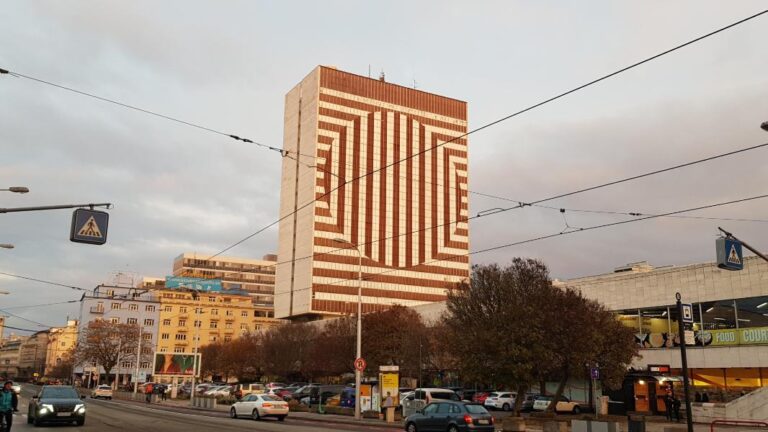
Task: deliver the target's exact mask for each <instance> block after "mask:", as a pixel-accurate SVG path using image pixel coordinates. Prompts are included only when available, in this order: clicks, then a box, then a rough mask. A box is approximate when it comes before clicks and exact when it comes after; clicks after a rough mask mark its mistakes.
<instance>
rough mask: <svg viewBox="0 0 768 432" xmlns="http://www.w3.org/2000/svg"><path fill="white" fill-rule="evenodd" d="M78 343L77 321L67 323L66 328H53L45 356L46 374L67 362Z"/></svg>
mask: <svg viewBox="0 0 768 432" xmlns="http://www.w3.org/2000/svg"><path fill="white" fill-rule="evenodd" d="M76 342H77V320H69V321H67V326H66V327H51V331H50V333H49V335H48V349H47V351H46V356H45V374H46V375H48V374H49V373H51V371H52V370H53V368H55V367H56V366H58V365H60V364H61V363H62V362H64V361H65V359H66V356H67V354H69V352H70V351H71V350H72V348H74V347H75V343H76Z"/></svg>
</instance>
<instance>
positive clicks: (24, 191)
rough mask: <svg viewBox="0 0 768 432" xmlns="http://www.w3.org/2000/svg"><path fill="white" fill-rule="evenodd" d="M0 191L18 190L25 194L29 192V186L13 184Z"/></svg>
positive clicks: (17, 191)
mask: <svg viewBox="0 0 768 432" xmlns="http://www.w3.org/2000/svg"><path fill="white" fill-rule="evenodd" d="M0 191H4V192H16V193H22V194H25V193H27V192H29V188H27V187H24V186H11V187H9V188H8V189H0Z"/></svg>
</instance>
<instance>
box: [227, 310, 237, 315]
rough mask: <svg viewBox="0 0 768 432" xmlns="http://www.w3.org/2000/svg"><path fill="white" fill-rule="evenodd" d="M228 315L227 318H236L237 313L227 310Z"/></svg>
mask: <svg viewBox="0 0 768 432" xmlns="http://www.w3.org/2000/svg"><path fill="white" fill-rule="evenodd" d="M226 315H227V316H234V315H235V312H233V311H231V310H229V309H227V312H226Z"/></svg>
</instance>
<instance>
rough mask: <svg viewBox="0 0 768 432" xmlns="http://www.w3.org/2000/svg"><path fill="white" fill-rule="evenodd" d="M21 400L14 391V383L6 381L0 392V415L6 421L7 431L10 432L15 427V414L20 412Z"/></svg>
mask: <svg viewBox="0 0 768 432" xmlns="http://www.w3.org/2000/svg"><path fill="white" fill-rule="evenodd" d="M18 406H19V398H18V396H16V392H15V391H13V381H6V382H5V384H4V385H3V390H2V391H0V415H1V416H2V419H0V421H1V420H5V431H6V432H10V431H11V426H12V425H13V413H14V412H19V409H18Z"/></svg>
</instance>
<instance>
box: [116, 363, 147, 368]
mask: <svg viewBox="0 0 768 432" xmlns="http://www.w3.org/2000/svg"><path fill="white" fill-rule="evenodd" d="M120 367H122V368H123V369H128V368H133V367H136V363H135V362H132V361H124V362H121V363H120ZM141 368H142V369H147V368H149V362H148V361H143V362H141Z"/></svg>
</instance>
